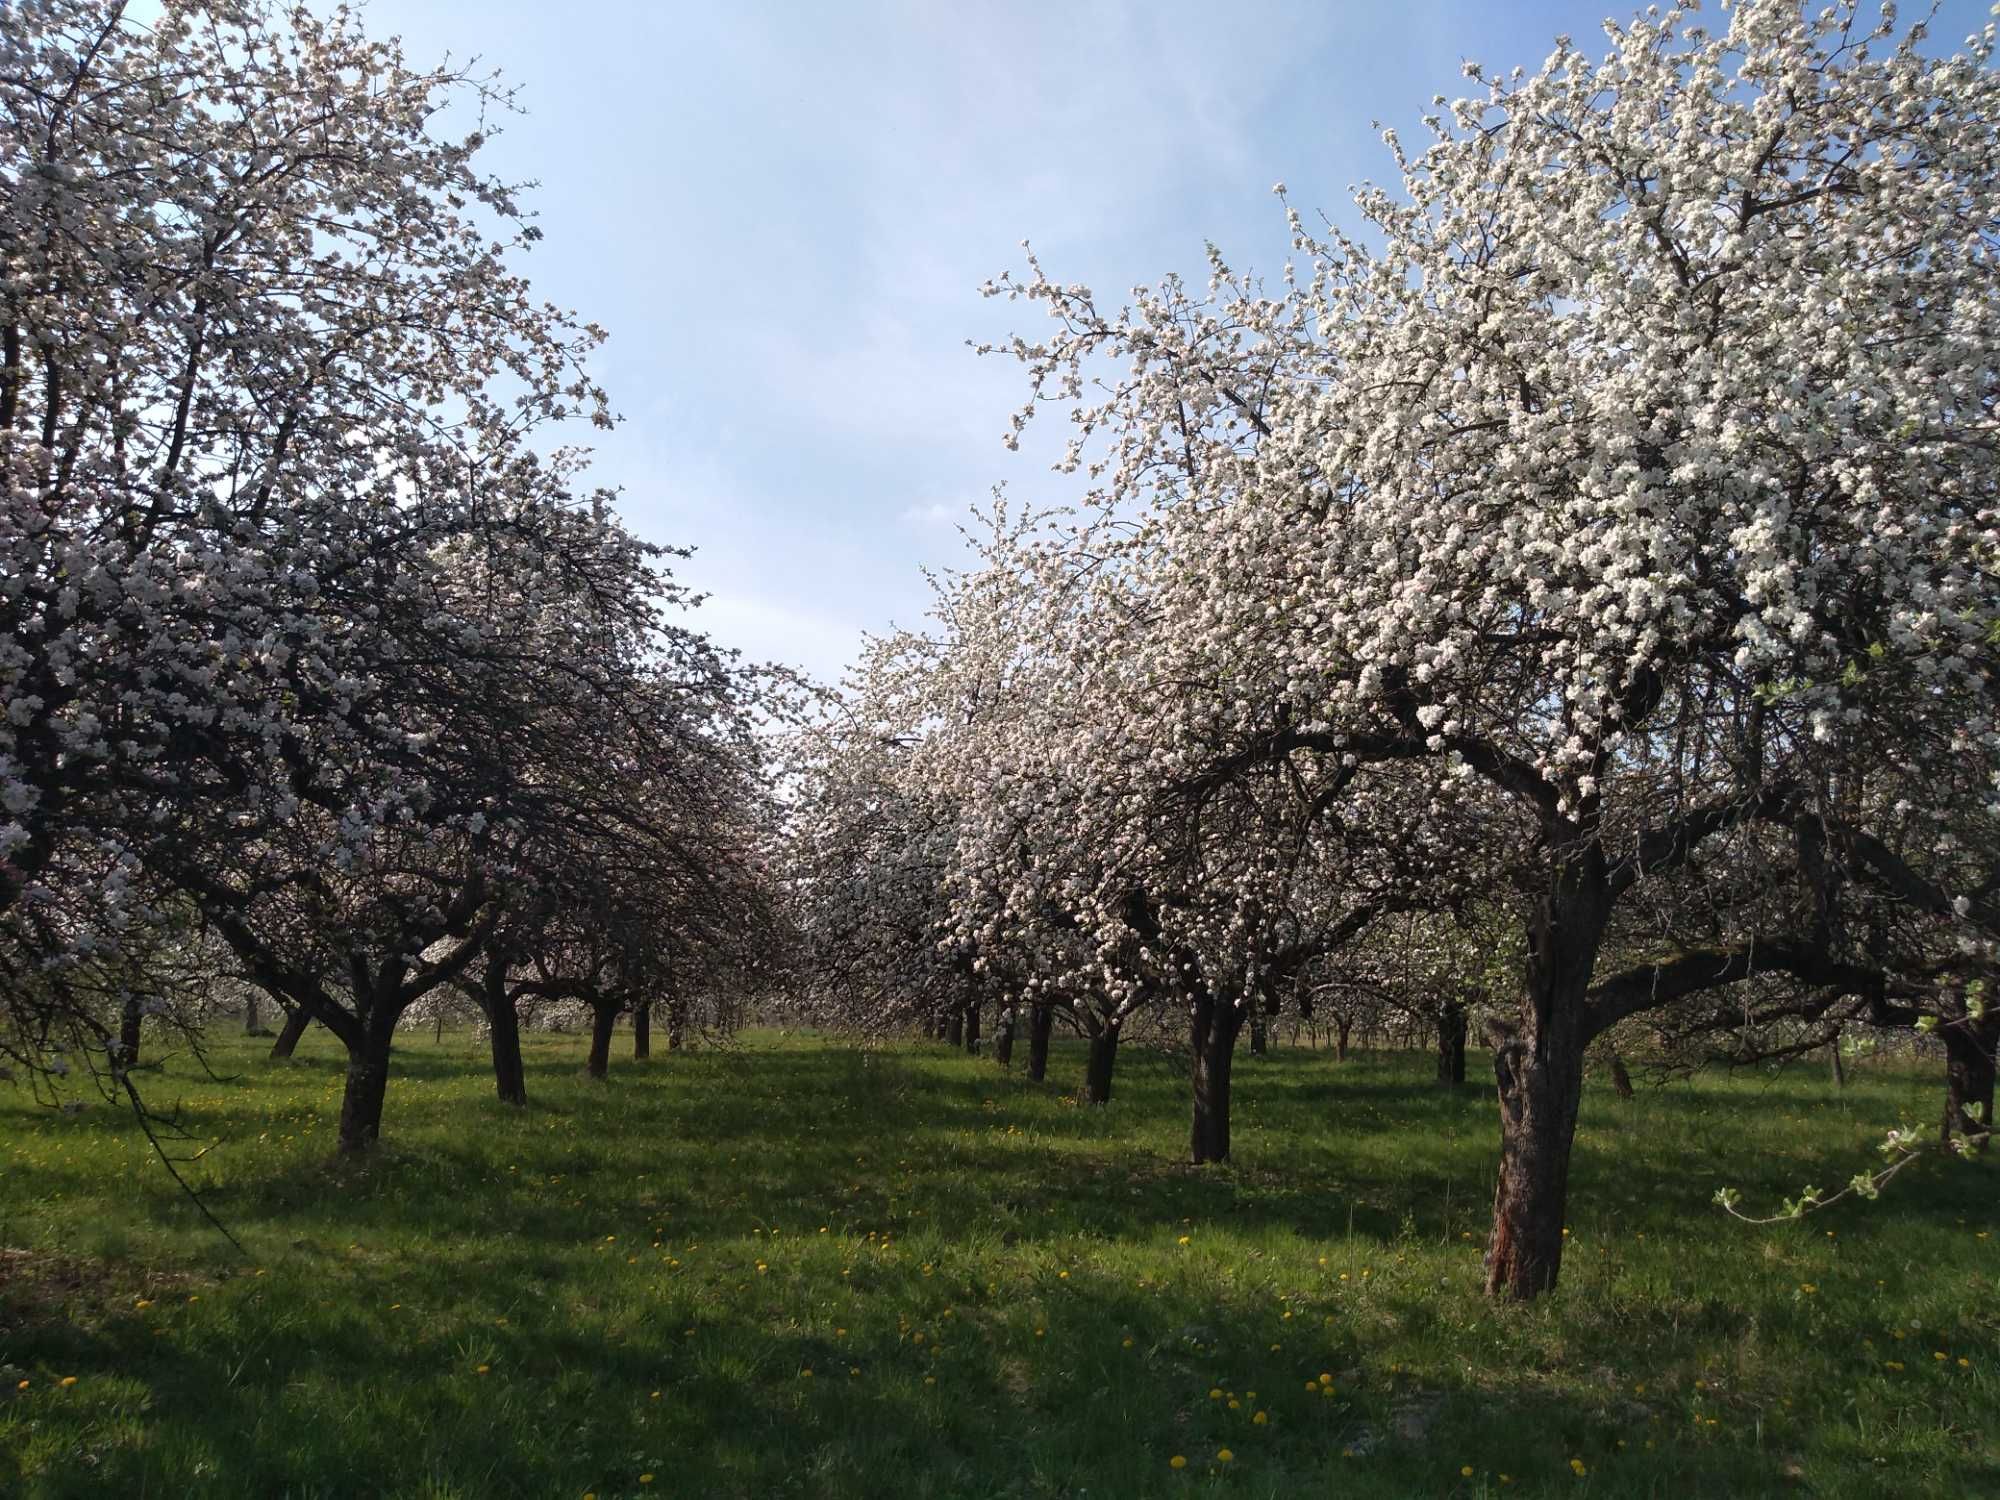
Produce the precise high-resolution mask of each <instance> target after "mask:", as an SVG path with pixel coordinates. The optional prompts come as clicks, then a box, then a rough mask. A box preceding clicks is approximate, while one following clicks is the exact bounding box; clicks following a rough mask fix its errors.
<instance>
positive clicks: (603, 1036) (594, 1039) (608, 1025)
mask: <svg viewBox="0 0 2000 1500" xmlns="http://www.w3.org/2000/svg"><path fill="white" fill-rule="evenodd" d="M617 1024H618V1007H617V1006H615V1005H598V1006H594V1007H592V1009H591V1012H590V1061H589V1062H588V1063H587V1064H586V1065H585V1066H586V1069H587V1070H588V1072H589V1073H590V1076H591V1077H592V1078H600V1079H601V1078H604V1077H605V1076H607V1075H608V1074H609V1073H610V1071H611V1029H612V1027H614V1026H616V1025H617Z"/></svg>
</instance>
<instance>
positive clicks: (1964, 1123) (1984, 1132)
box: [1937, 1010, 2000, 1151]
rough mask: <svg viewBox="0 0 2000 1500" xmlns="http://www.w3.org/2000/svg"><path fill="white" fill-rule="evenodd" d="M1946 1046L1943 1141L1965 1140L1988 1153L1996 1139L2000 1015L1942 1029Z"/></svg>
mask: <svg viewBox="0 0 2000 1500" xmlns="http://www.w3.org/2000/svg"><path fill="white" fill-rule="evenodd" d="M1937 1034H1938V1037H1939V1039H1940V1040H1941V1041H1943V1043H1944V1059H1945V1061H1944V1125H1943V1128H1942V1130H1941V1131H1940V1132H1939V1138H1940V1139H1941V1140H1942V1141H1943V1142H1944V1143H1945V1144H1946V1145H1950V1144H1951V1142H1952V1140H1953V1139H1954V1138H1957V1139H1962V1140H1963V1141H1964V1142H1965V1143H1966V1144H1967V1146H1969V1147H1970V1148H1971V1149H1972V1150H1974V1151H1984V1150H1985V1149H1986V1146H1987V1143H1988V1141H1990V1140H1991V1139H1992V1135H1993V1079H1994V1072H1995V1067H1994V1052H1995V1049H1996V1046H2000V1015H1995V1013H1994V1012H1992V1011H1990V1010H1989V1011H1988V1012H1987V1013H1986V1014H1985V1015H1984V1016H1983V1017H1981V1018H1980V1019H1978V1020H1976V1021H1975V1020H1973V1019H1972V1018H1971V1017H1970V1016H1967V1017H1964V1018H1962V1019H1960V1020H1956V1021H1950V1022H1947V1023H1946V1024H1945V1025H1943V1026H1940V1027H1939V1028H1938V1032H1937Z"/></svg>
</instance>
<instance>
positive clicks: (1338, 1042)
mask: <svg viewBox="0 0 2000 1500" xmlns="http://www.w3.org/2000/svg"><path fill="white" fill-rule="evenodd" d="M1334 1026H1335V1027H1336V1028H1337V1029H1336V1030H1335V1032H1334V1035H1333V1060H1334V1061H1335V1062H1346V1061H1347V1038H1348V1036H1349V1034H1350V1033H1352V1032H1353V1030H1354V1023H1353V1022H1352V1021H1350V1020H1349V1019H1348V1018H1347V1017H1346V1016H1335V1017H1334Z"/></svg>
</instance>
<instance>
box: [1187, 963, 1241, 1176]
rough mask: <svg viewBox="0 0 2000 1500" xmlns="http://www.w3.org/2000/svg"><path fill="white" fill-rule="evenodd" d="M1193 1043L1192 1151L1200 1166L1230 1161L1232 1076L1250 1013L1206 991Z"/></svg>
mask: <svg viewBox="0 0 2000 1500" xmlns="http://www.w3.org/2000/svg"><path fill="white" fill-rule="evenodd" d="M1191 1014H1192V1017H1193V1021H1192V1026H1191V1028H1190V1036H1189V1041H1190V1042H1191V1044H1192V1050H1193V1053H1194V1122H1193V1127H1192V1129H1191V1130H1190V1132H1189V1137H1188V1149H1189V1155H1190V1156H1191V1157H1192V1158H1193V1160H1194V1163H1195V1165H1196V1166H1200V1165H1202V1164H1203V1163H1204V1162H1213V1161H1227V1160H1229V1074H1230V1068H1231V1066H1232V1064H1233V1063H1234V1061H1235V1057H1236V1038H1237V1037H1238V1036H1239V1035H1240V1034H1241V1033H1242V1030H1243V1022H1244V1021H1245V1019H1247V1017H1248V1015H1249V1012H1248V1011H1247V1010H1246V1009H1245V1008H1244V1007H1243V1006H1240V1005H1231V1004H1228V1003H1226V1002H1220V1001H1217V1000H1216V999H1215V998H1214V997H1213V996H1212V995H1210V994H1209V993H1208V992H1207V991H1206V990H1204V991H1203V992H1202V993H1200V994H1199V995H1197V996H1196V998H1195V1001H1194V1005H1193V1007H1192V1009H1191Z"/></svg>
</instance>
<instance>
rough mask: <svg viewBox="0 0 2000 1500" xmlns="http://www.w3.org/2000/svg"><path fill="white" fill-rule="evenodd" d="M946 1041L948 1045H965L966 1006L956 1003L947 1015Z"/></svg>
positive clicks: (945, 1026)
mask: <svg viewBox="0 0 2000 1500" xmlns="http://www.w3.org/2000/svg"><path fill="white" fill-rule="evenodd" d="M944 1041H945V1045H946V1046H947V1047H963V1046H964V1045H965V1007H964V1006H962V1005H954V1006H953V1007H952V1008H951V1010H950V1011H949V1012H948V1013H947V1014H946V1016H945V1022H944Z"/></svg>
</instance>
